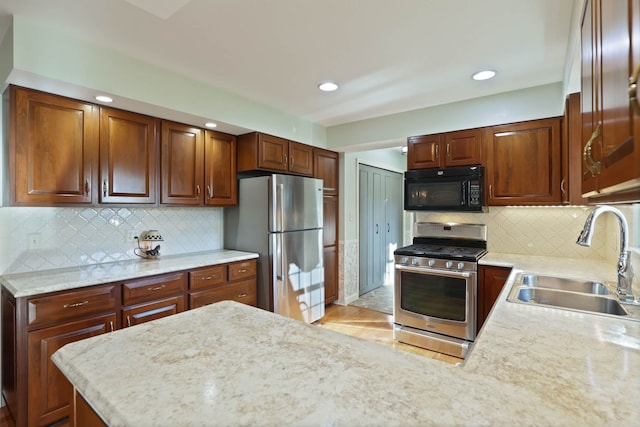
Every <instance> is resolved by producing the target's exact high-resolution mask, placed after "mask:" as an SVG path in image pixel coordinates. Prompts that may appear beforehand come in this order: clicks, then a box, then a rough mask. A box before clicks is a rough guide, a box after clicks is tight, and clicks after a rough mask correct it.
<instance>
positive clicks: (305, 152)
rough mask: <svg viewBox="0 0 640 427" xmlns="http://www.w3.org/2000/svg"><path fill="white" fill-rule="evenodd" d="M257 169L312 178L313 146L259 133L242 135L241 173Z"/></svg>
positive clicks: (239, 145) (240, 142)
mask: <svg viewBox="0 0 640 427" xmlns="http://www.w3.org/2000/svg"><path fill="white" fill-rule="evenodd" d="M292 156H293V157H292ZM255 170H263V171H271V172H291V173H295V174H298V175H307V176H312V175H313V147H311V146H308V145H305V144H301V143H298V142H295V141H289V140H287V139H284V138H280V137H277V136H272V135H267V134H264V133H259V132H252V133H247V134H244V135H240V136H239V137H238V172H249V171H255Z"/></svg>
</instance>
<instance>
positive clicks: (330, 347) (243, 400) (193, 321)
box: [53, 254, 640, 427]
mask: <svg viewBox="0 0 640 427" xmlns="http://www.w3.org/2000/svg"><path fill="white" fill-rule="evenodd" d="M567 261H569V263H567ZM482 263H483V264H490V265H503V266H513V267H514V270H513V271H512V274H511V275H510V278H509V280H508V282H507V284H506V285H505V288H504V290H503V292H502V293H501V295H500V297H499V298H498V300H497V302H496V304H495V306H494V308H493V310H492V312H491V314H490V316H489V318H488V320H487V322H486V323H485V326H484V327H483V329H482V331H481V333H480V336H479V338H478V340H477V341H476V344H475V347H474V349H473V350H472V352H471V354H470V357H469V358H468V359H467V361H466V362H465V364H464V365H463V366H453V365H448V364H445V363H443V362H440V361H437V360H433V359H428V358H424V357H421V356H417V355H415V354H411V353H407V352H403V351H400V350H396V349H393V348H389V347H385V346H381V345H379V344H376V343H372V342H367V341H364V340H361V339H358V338H354V337H350V336H346V335H342V334H339V333H337V332H333V331H330V330H327V329H323V328H321V327H318V326H316V325H308V324H305V323H302V322H298V321H295V320H292V319H288V318H285V317H282V316H279V315H275V314H273V313H269V312H266V311H262V310H259V309H255V308H252V307H248V306H243V305H241V304H237V303H233V302H226V301H225V302H220V303H217V304H213V305H210V306H206V307H203V308H200V309H197V310H191V311H187V312H183V313H180V314H177V315H174V316H170V317H167V318H163V319H159V320H156V321H153V322H149V323H146V324H142V325H139V326H136V327H133V328H127V329H123V330H119V331H116V332H113V333H109V334H105V335H101V336H97V337H93V338H89V339H86V340H83V341H79V342H76V343H72V344H69V345H67V346H65V347H63V348H62V349H61V350H59V351H58V352H57V353H55V354H54V356H53V360H54V362H55V363H56V365H58V366H59V367H60V369H61V370H62V371H63V372H64V373H65V375H67V377H68V378H69V379H70V381H71V382H72V383H73V384H74V385H75V387H76V388H77V390H78V391H79V392H80V393H81V394H82V395H83V396H84V397H85V398H86V399H87V401H88V402H89V403H90V404H91V405H92V406H93V407H94V409H95V410H96V412H97V413H98V414H99V415H100V416H102V417H103V419H104V420H106V421H107V423H108V424H109V425H111V426H136V427H145V426H160V425H163V426H164V425H172V426H181V425H197V426H212V425H261V426H263V425H273V426H282V425H296V426H299V425H303V426H306V425H314V426H315V425H332V426H365V425H366V426H370V425H373V426H378V425H380V426H382V425H384V426H392V425H398V426H411V425H416V426H430V425H432V426H442V425H474V426H476V425H492V426H495V425H505V426H507V425H508V426H513V425H551V426H557V425H563V426H571V425H575V426H588V425H593V426H603V425H638V424H639V423H640V405H638V402H640V381H639V380H638V373H639V372H640V322H639V321H633V320H626V319H620V318H611V317H605V316H597V315H589V314H583V313H579V312H571V311H566V310H559V309H552V308H545V307H540V306H527V305H524V304H515V303H510V302H507V301H506V295H507V293H508V290H509V289H510V287H511V284H512V283H513V280H514V277H515V275H516V274H517V273H518V272H520V271H523V270H524V271H532V272H539V273H547V274H557V275H574V274H578V273H579V274H580V275H581V276H585V277H586V276H588V277H589V278H598V279H601V280H610V275H611V272H610V270H613V276H614V278H615V265H609V263H598V262H595V263H594V262H593V261H592V260H567V259H562V260H558V259H554V258H545V257H530V256H513V255H508V254H488V256H487V257H486V259H483V261H482ZM594 276H597V277H594ZM105 360H110V361H112V363H109V364H105V363H104V361H105Z"/></svg>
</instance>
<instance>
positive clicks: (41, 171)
mask: <svg viewBox="0 0 640 427" xmlns="http://www.w3.org/2000/svg"><path fill="white" fill-rule="evenodd" d="M10 98H11V107H10V108H11V112H10V116H11V120H12V123H13V126H10V128H11V129H15V132H14V133H11V131H10V141H9V145H10V151H11V154H10V161H9V162H8V163H9V165H8V168H9V171H10V172H9V173H10V176H11V181H12V182H13V185H12V187H11V191H10V193H11V203H12V204H15V205H23V206H25V205H32V206H47V205H55V204H61V203H74V204H75V203H91V202H92V197H91V195H92V189H93V186H94V183H95V180H96V179H97V167H98V110H97V108H96V107H94V106H92V105H91V104H88V103H84V102H80V101H76V100H73V99H67V98H63V97H59V96H56V95H49V94H45V93H41V92H37V91H31V90H25V89H20V88H16V87H14V86H12V87H11V89H10ZM7 126H9V124H7Z"/></svg>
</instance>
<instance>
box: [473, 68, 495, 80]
mask: <svg viewBox="0 0 640 427" xmlns="http://www.w3.org/2000/svg"><path fill="white" fill-rule="evenodd" d="M495 75H496V72H495V71H493V70H483V71H478V72H477V73H475V74H474V75H472V76H471V78H472V79H473V80H487V79H490V78H492V77H494V76H495Z"/></svg>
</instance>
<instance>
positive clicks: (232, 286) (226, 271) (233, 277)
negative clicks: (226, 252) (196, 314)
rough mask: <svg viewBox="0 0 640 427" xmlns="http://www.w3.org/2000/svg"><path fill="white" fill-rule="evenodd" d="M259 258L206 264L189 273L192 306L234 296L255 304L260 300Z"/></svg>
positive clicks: (233, 298)
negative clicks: (206, 265) (257, 276)
mask: <svg viewBox="0 0 640 427" xmlns="http://www.w3.org/2000/svg"><path fill="white" fill-rule="evenodd" d="M256 269H257V262H256V260H254V259H252V260H247V261H239V262H234V263H231V264H228V265H226V266H215V267H205V268H201V269H198V270H195V271H192V272H190V273H189V291H190V293H189V308H190V309H194V308H199V307H202V306H205V305H208V304H213V303H214V302H219V301H225V300H232V301H237V302H241V303H244V304H247V305H252V306H254V307H256V306H257V304H258V289H257V283H256Z"/></svg>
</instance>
